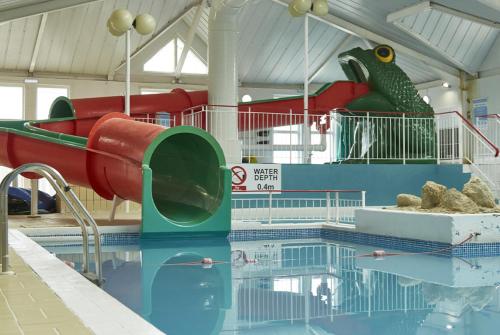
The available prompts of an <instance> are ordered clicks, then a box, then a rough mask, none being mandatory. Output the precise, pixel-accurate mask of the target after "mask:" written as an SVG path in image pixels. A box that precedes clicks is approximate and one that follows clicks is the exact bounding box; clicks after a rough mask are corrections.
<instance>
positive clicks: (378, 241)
mask: <svg viewBox="0 0 500 335" xmlns="http://www.w3.org/2000/svg"><path fill="white" fill-rule="evenodd" d="M79 236H81V234H53V235H52V234H47V235H29V237H32V238H37V237H38V238H41V237H45V238H50V237H54V238H57V237H79ZM91 236H92V235H90V237H91ZM307 238H321V239H325V240H329V241H339V242H348V243H355V244H361V245H369V246H374V247H380V248H387V249H395V250H401V251H405V252H432V251H437V250H442V249H446V250H442V251H440V252H439V253H435V254H439V255H442V256H448V257H464V258H471V257H488V256H500V243H466V244H464V245H461V246H457V247H453V248H451V244H447V243H441V242H432V241H423V240H416V239H408V238H399V237H392V236H383V235H373V234H366V233H360V232H356V231H349V230H337V229H331V228H292V229H285V228H272V229H248V230H233V231H231V233H230V234H229V235H228V240H229V241H231V242H239V241H258V240H293V239H307ZM139 239H140V234H139V233H103V234H102V235H101V241H102V245H103V246H113V245H131V244H138V243H139ZM79 245H81V243H78V242H77V241H68V243H67V244H64V246H79Z"/></svg>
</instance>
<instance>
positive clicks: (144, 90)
mask: <svg viewBox="0 0 500 335" xmlns="http://www.w3.org/2000/svg"><path fill="white" fill-rule="evenodd" d="M169 92H170V90H169V89H167V88H141V94H143V95H148V94H158V93H169Z"/></svg>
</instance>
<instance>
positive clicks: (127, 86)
mask: <svg viewBox="0 0 500 335" xmlns="http://www.w3.org/2000/svg"><path fill="white" fill-rule="evenodd" d="M125 63H126V71H125V72H126V73H125V115H128V116H130V29H129V30H127V33H126V34H125Z"/></svg>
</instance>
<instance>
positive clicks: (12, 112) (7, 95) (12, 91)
mask: <svg viewBox="0 0 500 335" xmlns="http://www.w3.org/2000/svg"><path fill="white" fill-rule="evenodd" d="M23 96H24V92H23V87H22V86H0V101H2V108H0V119H3V120H22V119H23V110H24V108H23V105H24V103H23V98H24V97H23Z"/></svg>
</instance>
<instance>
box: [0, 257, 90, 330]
mask: <svg viewBox="0 0 500 335" xmlns="http://www.w3.org/2000/svg"><path fill="white" fill-rule="evenodd" d="M10 264H11V267H12V270H13V271H14V272H15V275H8V276H5V275H4V276H2V275H0V334H1V335H7V334H8V335H11V334H12V335H14V334H25V335H28V334H33V335H35V334H36V335H45V334H52V335H63V334H68V335H69V334H71V335H73V334H75V335H76V334H92V332H91V331H90V330H89V329H87V328H86V327H85V326H84V325H83V323H82V322H81V321H80V319H78V318H77V317H76V316H75V315H74V314H73V313H72V312H71V311H70V310H69V309H68V308H67V307H66V306H65V305H64V303H63V302H62V300H61V299H60V298H59V297H58V296H57V295H56V294H55V293H54V291H52V290H51V289H50V288H49V287H48V286H47V285H46V284H45V283H44V282H43V281H42V280H41V279H40V278H39V277H38V276H37V275H36V274H35V273H34V272H33V270H32V269H31V268H30V267H29V266H28V265H26V263H24V262H23V261H22V259H21V258H20V257H19V256H18V255H17V254H16V253H15V252H13V251H12V250H11V251H10Z"/></svg>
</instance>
